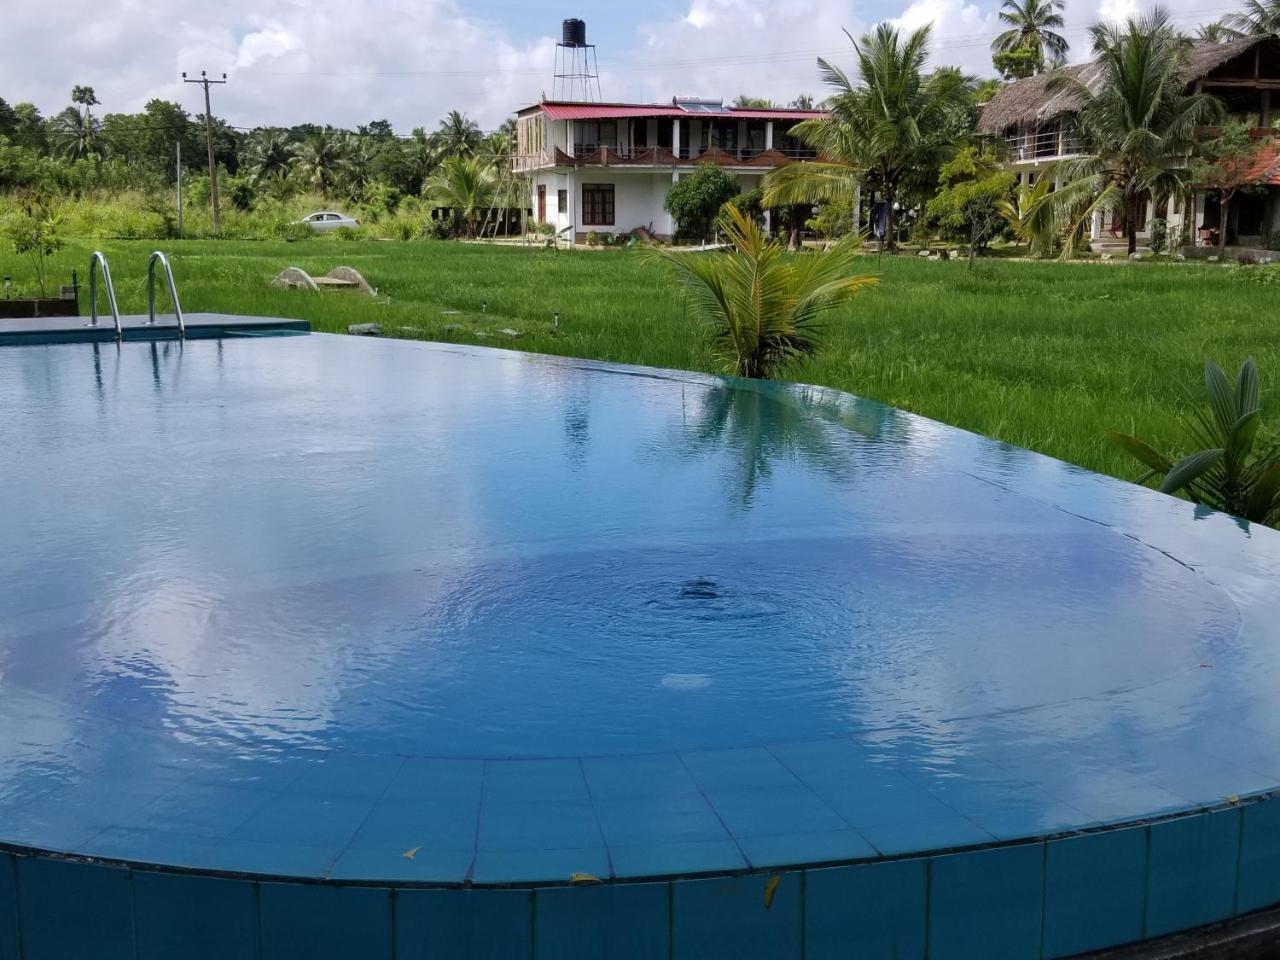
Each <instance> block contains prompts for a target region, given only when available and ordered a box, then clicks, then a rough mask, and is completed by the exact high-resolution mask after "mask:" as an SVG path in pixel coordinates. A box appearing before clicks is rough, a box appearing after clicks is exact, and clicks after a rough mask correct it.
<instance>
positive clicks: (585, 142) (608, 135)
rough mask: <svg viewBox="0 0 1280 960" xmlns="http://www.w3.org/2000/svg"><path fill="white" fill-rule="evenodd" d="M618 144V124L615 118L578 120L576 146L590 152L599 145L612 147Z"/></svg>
mask: <svg viewBox="0 0 1280 960" xmlns="http://www.w3.org/2000/svg"><path fill="white" fill-rule="evenodd" d="M617 145H618V124H617V121H615V120H579V121H578V138H577V141H576V146H577V147H578V148H579V149H580V150H583V151H586V152H590V151H592V150H595V149H597V148H599V147H609V148H610V149H612V148H613V147H616V146H617Z"/></svg>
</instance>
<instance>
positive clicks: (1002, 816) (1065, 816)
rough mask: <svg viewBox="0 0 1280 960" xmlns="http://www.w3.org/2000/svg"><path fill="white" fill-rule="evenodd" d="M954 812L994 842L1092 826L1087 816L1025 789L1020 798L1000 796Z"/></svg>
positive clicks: (1068, 806) (1057, 801)
mask: <svg viewBox="0 0 1280 960" xmlns="http://www.w3.org/2000/svg"><path fill="white" fill-rule="evenodd" d="M958 809H959V810H960V812H961V813H963V814H964V815H965V816H966V817H967V818H968V819H970V820H972V821H973V822H974V823H976V824H977V825H978V826H980V827H981V828H982V829H983V830H986V831H987V833H989V834H991V835H992V836H993V837H995V838H996V839H997V840H1022V839H1027V838H1034V837H1046V836H1050V835H1052V834H1057V833H1068V832H1071V831H1075V830H1083V829H1085V828H1087V827H1091V826H1096V825H1097V821H1096V820H1095V819H1094V818H1093V817H1090V816H1089V815H1088V814H1087V813H1084V812H1082V811H1080V810H1077V809H1076V808H1075V807H1072V806H1070V805H1069V804H1066V803H1063V802H1062V801H1060V800H1055V799H1053V798H1052V797H1047V796H1044V795H1042V794H1039V793H1038V792H1037V791H1033V790H1031V788H1027V790H1026V792H1025V793H1024V794H1023V795H1022V796H1017V795H1013V794H1007V793H1002V794H1001V795H999V796H993V797H990V798H988V799H987V800H986V801H974V802H972V803H965V804H960V805H958Z"/></svg>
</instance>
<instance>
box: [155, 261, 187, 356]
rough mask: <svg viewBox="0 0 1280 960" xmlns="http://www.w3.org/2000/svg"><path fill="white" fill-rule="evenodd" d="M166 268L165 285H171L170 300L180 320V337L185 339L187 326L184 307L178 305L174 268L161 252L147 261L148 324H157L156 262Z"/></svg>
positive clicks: (175, 314) (174, 313)
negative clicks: (183, 315)
mask: <svg viewBox="0 0 1280 960" xmlns="http://www.w3.org/2000/svg"><path fill="white" fill-rule="evenodd" d="M157 260H159V261H160V264H161V265H162V266H163V267H164V279H165V283H167V284H168V285H169V300H170V301H171V302H172V303H173V315H174V317H176V318H177V320H178V336H179V337H181V338H183V339H185V338H186V336H187V324H186V322H185V321H184V320H183V319H182V307H181V306H180V305H179V303H178V287H177V284H175V283H174V282H173V267H171V266H169V258H168V257H166V256H165V255H164V254H163V253H161V252H160V251H159V250H157V251H155V252H154V253H152V254H151V259H150V260H148V261H147V316H148V318H149V319H148V320H147V323H151V324H153V323H155V322H156V261H157Z"/></svg>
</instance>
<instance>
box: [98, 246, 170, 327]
mask: <svg viewBox="0 0 1280 960" xmlns="http://www.w3.org/2000/svg"><path fill="white" fill-rule="evenodd" d="M157 263H158V264H160V266H162V267H163V268H164V279H165V284H166V285H167V286H168V288H169V301H170V302H171V303H172V304H173V315H174V318H175V319H176V320H177V321H178V338H179V339H186V336H187V324H186V321H185V320H184V319H183V317H182V306H181V304H179V303H178V285H177V284H176V283H174V280H173V267H171V266H170V265H169V258H168V257H166V256H165V255H164V254H163V253H161V252H160V251H159V250H156V251H155V252H154V253H152V254H151V259H149V260H148V261H147V323H148V324H149V325H154V324H155V322H156V264H157ZM99 267H101V268H102V285H103V287H104V288H105V289H106V291H107V306H108V307H110V308H111V319H112V321H113V322H114V323H115V327H116V339H117V340H122V339H124V329H123V327H121V325H120V307H119V305H118V304H117V303H116V290H115V287H114V286H113V285H112V283H111V266H110V265H109V264H108V263H107V258H106V256H105V255H104V254H103V253H102V251H101V250H95V251H94V252H93V254H92V255H91V256H90V257H89V323H90V325H91V326H95V327H96V326H97V325H98V268H99Z"/></svg>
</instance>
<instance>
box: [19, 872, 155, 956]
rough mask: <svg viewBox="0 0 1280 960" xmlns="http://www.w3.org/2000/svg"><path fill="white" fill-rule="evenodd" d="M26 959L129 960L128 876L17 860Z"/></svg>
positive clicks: (130, 910) (130, 900)
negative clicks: (79, 959) (82, 958)
mask: <svg viewBox="0 0 1280 960" xmlns="http://www.w3.org/2000/svg"><path fill="white" fill-rule="evenodd" d="M17 867H18V887H19V890H20V894H19V899H20V907H21V917H20V921H21V925H22V949H23V953H22V956H23V957H24V960H46V958H47V960H67V958H70V957H93V958H94V960H117V958H119V960H133V887H132V884H131V883H130V877H129V871H128V870H125V869H121V868H116V867H103V866H98V865H96V864H90V863H73V862H70V861H66V860H49V859H46V858H44V857H18V858H17Z"/></svg>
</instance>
